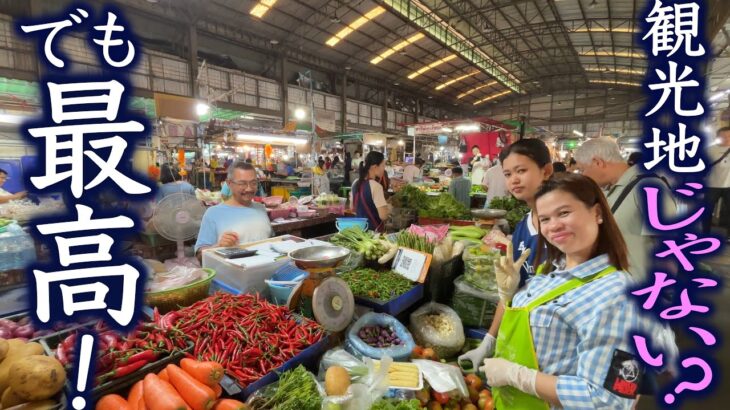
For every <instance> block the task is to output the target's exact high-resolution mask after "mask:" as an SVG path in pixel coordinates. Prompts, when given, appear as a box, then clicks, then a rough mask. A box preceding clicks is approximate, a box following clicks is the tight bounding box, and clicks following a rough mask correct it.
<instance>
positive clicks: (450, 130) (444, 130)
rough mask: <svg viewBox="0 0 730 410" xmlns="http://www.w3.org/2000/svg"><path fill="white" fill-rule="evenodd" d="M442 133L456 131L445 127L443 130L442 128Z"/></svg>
mask: <svg viewBox="0 0 730 410" xmlns="http://www.w3.org/2000/svg"><path fill="white" fill-rule="evenodd" d="M441 131H443V132H452V131H454V130H452V129H451V128H449V127H443V128H441Z"/></svg>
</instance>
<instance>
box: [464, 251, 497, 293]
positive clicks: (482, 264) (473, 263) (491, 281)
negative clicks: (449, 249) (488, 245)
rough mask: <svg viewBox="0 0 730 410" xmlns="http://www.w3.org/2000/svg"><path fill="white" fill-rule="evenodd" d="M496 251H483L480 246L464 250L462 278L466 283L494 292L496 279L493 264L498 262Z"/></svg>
mask: <svg viewBox="0 0 730 410" xmlns="http://www.w3.org/2000/svg"><path fill="white" fill-rule="evenodd" d="M499 257H500V253H499V250H498V249H489V250H486V251H485V250H484V249H483V248H482V246H481V245H476V246H471V247H468V248H466V249H465V250H464V256H463V259H464V277H465V278H466V281H467V283H469V284H470V285H472V286H474V287H476V288H479V289H481V290H489V291H496V290H497V277H496V274H495V273H494V262H496V261H498V260H499Z"/></svg>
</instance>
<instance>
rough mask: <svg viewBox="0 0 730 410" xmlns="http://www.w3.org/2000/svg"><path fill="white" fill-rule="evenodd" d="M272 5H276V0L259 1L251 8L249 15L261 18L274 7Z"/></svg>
mask: <svg viewBox="0 0 730 410" xmlns="http://www.w3.org/2000/svg"><path fill="white" fill-rule="evenodd" d="M274 3H276V0H261V1H259V2H258V3H256V5H255V6H253V7H252V8H251V11H250V12H249V13H251V15H252V16H254V17H258V18H262V17H263V16H264V14H266V12H267V11H269V9H270V8H272V7H273V6H274Z"/></svg>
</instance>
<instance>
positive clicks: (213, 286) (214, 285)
mask: <svg viewBox="0 0 730 410" xmlns="http://www.w3.org/2000/svg"><path fill="white" fill-rule="evenodd" d="M215 292H223V293H230V294H231V295H240V294H241V293H243V292H241V291H240V290H238V289H236V288H234V287H233V286H231V285H228V284H226V283H223V282H221V281H220V280H218V279H213V282H211V283H210V290H209V291H208V293H209V294H211V295H212V294H214V293H215Z"/></svg>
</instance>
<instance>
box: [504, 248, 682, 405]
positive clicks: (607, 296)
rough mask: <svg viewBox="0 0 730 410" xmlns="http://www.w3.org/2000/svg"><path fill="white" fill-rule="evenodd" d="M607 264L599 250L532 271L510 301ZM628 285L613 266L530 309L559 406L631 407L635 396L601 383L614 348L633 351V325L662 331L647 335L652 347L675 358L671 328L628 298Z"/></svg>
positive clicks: (516, 303)
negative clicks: (568, 264)
mask: <svg viewBox="0 0 730 410" xmlns="http://www.w3.org/2000/svg"><path fill="white" fill-rule="evenodd" d="M608 266H609V262H608V255H601V256H597V257H595V258H593V259H591V260H589V261H587V262H584V263H582V264H580V265H578V266H576V267H574V268H572V269H569V270H564V269H561V268H558V269H556V270H555V271H553V272H551V273H549V274H539V275H535V276H534V277H532V278H530V279H529V280H528V282H527V284H526V285H525V287H523V288H522V290H520V291H519V292H518V293H517V294H516V295H515V296H514V298H513V300H512V306H513V307H521V306H525V305H527V304H528V303H530V302H531V301H533V300H535V299H537V298H538V297H540V295H542V294H545V293H546V292H548V291H550V290H552V289H555V288H556V287H558V286H560V285H562V284H563V283H565V282H567V281H568V280H570V279H571V278H573V277H580V278H584V277H587V276H590V275H593V274H595V273H598V272H600V271H602V270H603V269H605V268H607V267H608ZM632 285H633V282H631V279H630V278H629V276H628V274H627V273H626V272H622V271H616V272H613V273H611V274H609V275H607V276H605V277H603V278H600V279H597V280H595V281H593V282H591V283H588V284H586V285H583V286H581V287H580V288H577V289H574V290H572V291H570V292H567V293H565V294H563V295H562V296H560V297H558V298H557V299H555V300H553V301H551V302H548V303H546V304H543V305H541V306H538V307H537V308H535V309H534V310H533V311H532V312H531V313H530V328H531V332H532V337H533V343H534V345H535V351H536V353H537V359H538V363H539V364H540V371H542V372H543V373H546V374H551V375H555V376H558V384H557V393H558V398H559V399H560V403H561V404H562V408H564V409H598V408H611V409H630V408H631V407H632V405H633V403H634V401H635V400H632V399H627V398H623V397H620V396H618V395H616V394H613V393H612V392H610V391H609V390H607V389H606V388H604V387H603V385H604V381H605V380H606V376H607V374H608V371H609V369H610V367H611V360H612V357H613V353H614V351H615V350H616V349H619V350H622V351H624V352H630V353H634V352H635V349H634V342H633V340H632V338H631V332H632V331H633V330H638V331H640V332H641V333H643V334H650V335H652V336H654V335H663V336H662V337H661V338H660V337H652V342H653V344H654V346H655V348H656V349H657V350H656V351H653V352H659V351H662V352H665V353H666V354H665V361H664V363H665V364H667V363H673V361H674V360H675V359H676V357H672V356H673V355H674V354H676V351H677V348H676V345H675V343H674V335H673V333H671V331H668V328H667V327H663V326H662V325H660V323H659V322H658V321H656V320H653V319H650V318H649V316H648V315H645V314H642V313H641V310H640V307H639V306H638V305H637V304H636V302H635V301H634V299H633V296H632V297H631V299H629V297H628V295H627V288H630V287H631V286H632ZM637 359H638V356H637ZM639 360H640V359H639Z"/></svg>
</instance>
